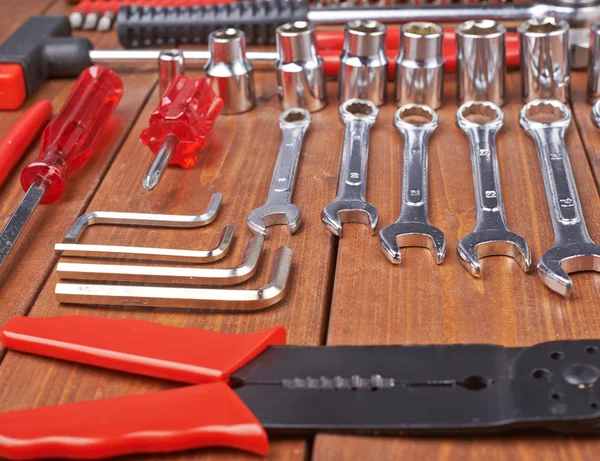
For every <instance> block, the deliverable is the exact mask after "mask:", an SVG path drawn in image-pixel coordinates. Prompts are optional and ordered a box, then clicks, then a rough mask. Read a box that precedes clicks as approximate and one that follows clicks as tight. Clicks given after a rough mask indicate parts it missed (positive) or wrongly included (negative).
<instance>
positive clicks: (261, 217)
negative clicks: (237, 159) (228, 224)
mask: <svg viewBox="0 0 600 461" xmlns="http://www.w3.org/2000/svg"><path fill="white" fill-rule="evenodd" d="M309 125H310V113H309V112H308V111H307V110H305V109H299V108H294V109H289V110H286V111H285V112H283V113H282V114H281V115H280V116H279V127H280V128H281V136H282V139H281V145H280V147H279V154H278V156H277V162H276V163H275V169H274V170H273V177H272V178H271V187H270V190H269V195H268V197H267V201H266V202H265V204H264V205H263V206H261V207H258V208H256V209H254V210H253V211H251V212H250V214H249V215H248V218H247V220H246V222H247V224H248V227H249V228H250V230H251V231H252V232H254V233H255V234H259V235H262V236H264V237H266V236H267V227H271V226H276V225H279V224H282V225H287V226H288V229H289V231H290V234H293V233H294V232H296V231H297V230H298V229H299V228H300V223H301V218H300V208H298V207H297V206H296V205H294V204H292V203H291V200H292V194H293V193H294V183H295V182H296V171H297V170H298V161H299V160H300V151H301V149H302V140H303V139H304V134H305V133H306V130H307V129H308V126H309Z"/></svg>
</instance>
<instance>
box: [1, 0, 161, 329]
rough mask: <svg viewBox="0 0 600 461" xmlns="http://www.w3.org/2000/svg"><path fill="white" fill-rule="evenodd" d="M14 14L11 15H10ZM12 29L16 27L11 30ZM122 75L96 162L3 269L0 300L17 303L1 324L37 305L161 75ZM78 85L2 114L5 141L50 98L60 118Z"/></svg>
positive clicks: (5, 211)
mask: <svg viewBox="0 0 600 461" xmlns="http://www.w3.org/2000/svg"><path fill="white" fill-rule="evenodd" d="M9 3H10V4H12V7H13V10H14V11H17V10H18V11H23V12H27V9H26V8H25V7H23V6H21V5H22V4H23V2H22V1H19V2H17V1H16V0H10V2H8V1H7V2H2V6H1V7H0V11H2V9H4V8H7V7H6V6H5V4H9ZM42 3H44V2H40V1H37V3H33V2H30V1H29V0H26V1H25V4H26V5H28V6H30V7H31V9H30V10H29V11H28V14H29V13H31V12H34V13H36V12H39V13H41V12H42V11H43V10H44V9H43V8H42V7H41V6H42ZM46 3H47V2H46ZM16 5H19V6H16ZM36 5H38V6H36ZM13 10H7V15H6V16H3V15H1V14H0V17H1V18H5V17H8V16H10V17H11V18H15V15H13V14H12V11H13ZM8 11H11V14H10V15H9V14H8ZM66 11H68V10H67V7H66V5H65V3H64V2H63V1H58V2H56V3H55V4H54V5H53V7H52V8H51V9H50V12H51V13H53V14H60V13H64V12H66ZM15 19H16V21H15V22H14V24H20V22H22V21H23V20H24V19H25V18H22V17H21V16H20V13H19V14H18V15H17V16H16V18H15ZM7 29H10V28H8V27H7ZM82 35H83V34H82ZM88 35H89V37H90V38H91V39H92V40H94V41H97V42H98V43H101V44H102V45H103V46H106V47H115V46H116V45H117V40H116V36H115V35H114V34H88ZM97 39H98V40H97ZM120 76H121V78H122V81H123V85H124V87H125V93H124V96H123V99H122V100H121V102H120V104H119V106H118V107H117V109H116V111H115V114H114V116H113V118H112V120H111V121H110V122H109V125H108V126H107V129H106V131H105V133H104V134H103V135H102V139H101V141H100V144H99V145H98V146H97V149H96V153H95V154H94V158H93V159H92V160H91V161H90V162H89V163H88V164H87V165H86V166H85V168H84V169H83V170H82V171H80V172H79V173H78V174H77V175H76V176H75V177H74V178H72V181H71V185H70V187H69V188H68V189H67V193H66V195H65V196H64V197H63V199H62V200H61V201H60V202H58V203H56V204H53V205H40V206H39V207H38V208H37V209H36V211H35V212H34V214H33V216H32V218H31V220H30V222H29V223H28V224H27V228H26V229H24V232H23V234H22V235H21V238H20V239H19V241H18V242H17V243H16V245H15V247H14V248H13V250H12V252H11V254H10V256H9V258H8V259H7V260H6V261H5V263H4V265H3V267H2V268H1V269H0V299H5V300H8V299H10V300H11V302H10V303H6V304H5V306H4V309H2V311H1V312H0V324H4V323H5V322H6V321H7V320H8V319H9V318H10V317H12V316H14V315H22V314H24V313H26V312H27V311H28V310H29V309H30V307H31V306H32V304H33V302H34V300H35V298H36V296H37V295H38V293H39V291H40V289H41V287H42V285H43V283H44V282H45V280H46V278H47V277H48V274H49V272H50V271H51V269H52V267H53V266H54V264H55V262H56V258H55V256H54V253H53V247H54V243H56V242H58V241H60V240H62V237H63V236H64V234H65V232H66V231H67V229H68V228H69V226H70V223H71V222H72V221H73V220H74V219H75V218H76V217H77V216H79V215H80V214H81V213H82V212H83V210H85V207H86V206H87V204H88V203H89V201H90V200H91V197H92V195H93V193H94V190H95V189H96V188H97V187H98V185H99V184H100V181H101V180H102V178H103V176H104V174H105V172H106V171H107V169H108V166H109V165H110V163H111V162H112V160H113V158H114V156H115V154H116V152H117V151H118V148H119V146H120V145H121V144H122V142H123V140H124V137H125V135H126V134H127V132H128V131H129V130H130V128H131V125H132V124H133V122H134V121H135V119H136V117H137V114H138V113H139V111H140V109H141V107H142V105H143V103H144V101H145V100H146V99H147V98H148V96H149V94H150V91H152V88H153V87H154V85H155V83H156V76H155V75H154V74H152V73H120ZM73 81H74V80H66V79H63V80H52V81H48V82H47V83H46V84H44V85H43V87H42V88H41V89H40V90H39V91H38V92H37V93H36V94H35V95H33V97H32V98H31V99H30V101H28V102H27V104H26V106H25V107H24V108H22V109H20V110H18V111H14V112H2V113H1V114H0V136H3V135H4V134H5V133H6V132H7V131H8V130H9V129H10V127H11V126H12V125H13V123H14V122H15V120H16V119H17V117H18V116H19V115H21V114H22V113H23V112H24V111H25V110H26V109H27V108H29V107H30V106H31V104H34V103H35V102H36V101H38V100H40V99H49V100H50V101H51V102H52V105H53V107H54V111H55V113H56V112H57V111H58V110H59V109H60V107H61V106H62V104H63V103H64V101H65V99H66V97H67V96H68V94H69V92H70V90H71V87H72V85H73ZM34 144H35V145H33V146H32V147H31V148H30V149H29V151H28V153H27V154H26V155H24V156H23V158H22V159H21V161H20V162H19V164H18V165H17V167H16V168H15V169H14V170H13V172H12V174H11V176H10V177H9V178H8V179H7V182H6V183H5V184H4V186H3V187H2V188H1V189H0V226H2V228H4V226H5V225H6V223H7V222H8V220H9V218H10V216H11V215H12V213H13V211H14V209H15V208H16V206H17V205H18V203H19V202H20V200H21V198H22V197H23V190H22V188H21V185H20V181H19V175H20V172H21V170H22V169H23V167H24V166H25V165H27V164H28V163H29V162H31V161H32V160H33V159H34V158H36V157H37V156H38V155H39V140H38V141H37V142H36V143H34Z"/></svg>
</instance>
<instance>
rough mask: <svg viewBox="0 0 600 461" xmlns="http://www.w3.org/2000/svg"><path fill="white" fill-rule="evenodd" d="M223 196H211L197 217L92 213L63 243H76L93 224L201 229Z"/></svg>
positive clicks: (72, 228)
mask: <svg viewBox="0 0 600 461" xmlns="http://www.w3.org/2000/svg"><path fill="white" fill-rule="evenodd" d="M222 199H223V195H221V193H220V192H217V193H215V194H213V196H212V197H211V199H210V202H209V203H208V206H207V207H206V211H205V212H204V213H202V214H200V215H198V216H190V215H176V214H154V213H123V212H119V211H92V212H90V213H86V214H84V215H81V216H80V217H79V218H77V221H75V222H74V223H73V225H72V226H71V228H70V229H69V231H68V232H67V235H65V239H64V241H65V243H77V241H78V240H79V238H80V237H81V235H82V234H83V231H84V230H85V229H87V228H88V227H89V226H93V225H94V224H115V225H118V226H121V225H125V226H148V227H183V228H190V227H201V226H206V225H207V224H210V223H211V222H213V221H214V220H215V218H216V217H217V212H218V211H219V207H220V206H221V201H222Z"/></svg>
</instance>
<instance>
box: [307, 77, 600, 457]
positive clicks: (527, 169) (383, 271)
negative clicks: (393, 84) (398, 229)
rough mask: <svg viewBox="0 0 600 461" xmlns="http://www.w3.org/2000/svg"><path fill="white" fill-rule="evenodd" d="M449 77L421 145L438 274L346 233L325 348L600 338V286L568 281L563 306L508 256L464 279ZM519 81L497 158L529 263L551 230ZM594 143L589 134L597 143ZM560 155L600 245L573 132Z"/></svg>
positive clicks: (389, 201) (383, 125)
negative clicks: (437, 240) (522, 114)
mask: <svg viewBox="0 0 600 461" xmlns="http://www.w3.org/2000/svg"><path fill="white" fill-rule="evenodd" d="M453 83H454V82H453V77H451V78H450V79H449V82H448V83H447V85H446V101H448V103H447V104H446V105H445V107H444V108H443V109H441V110H440V111H439V112H438V115H439V116H440V126H439V128H438V130H437V131H436V133H434V135H432V137H431V140H430V145H429V199H430V204H429V217H430V220H431V222H432V223H433V224H434V225H435V226H437V227H439V228H440V229H442V230H443V231H444V232H445V234H446V239H447V245H448V250H447V255H446V259H445V261H444V263H443V264H442V265H441V266H436V265H435V263H434V261H433V258H432V257H431V254H430V253H429V251H428V250H427V249H420V248H409V249H407V250H404V251H403V254H402V257H403V260H402V264H401V265H400V266H392V265H391V264H389V263H388V262H387V261H386V260H385V259H384V258H383V256H381V254H379V252H380V250H379V241H378V239H377V238H376V237H370V236H369V233H368V230H367V229H366V228H365V227H364V226H361V225H346V227H345V228H344V234H345V235H344V237H343V238H342V239H341V240H340V243H339V250H338V256H337V264H336V276H335V285H334V291H333V298H332V307H331V315H330V323H329V330H328V336H327V344H330V345H341V344H409V343H419V344H426V343H477V342H480V343H481V342H483V343H497V344H503V345H505V346H527V345H530V344H533V343H536V342H540V341H549V340H555V339H570V338H571V339H584V338H593V337H598V336H599V335H600V312H599V310H598V307H600V276H598V275H597V274H592V273H581V274H575V275H574V277H573V279H574V284H575V292H574V296H573V297H572V298H571V299H564V298H562V297H560V296H559V295H557V294H555V293H553V292H551V291H550V290H549V289H548V288H546V287H545V286H544V285H543V284H542V283H541V281H540V280H539V279H538V276H537V274H536V273H535V269H534V270H532V273H530V274H525V273H523V272H522V271H521V269H520V268H519V266H518V265H517V263H516V262H515V261H513V260H512V259H511V258H508V257H503V256H497V257H488V258H485V259H483V260H482V269H483V276H482V277H481V279H475V278H473V277H471V276H470V275H469V274H468V273H467V272H466V271H465V269H464V268H463V267H462V265H461V264H460V262H459V258H458V255H457V253H456V247H457V244H458V241H459V239H460V238H461V237H463V236H464V235H466V234H467V233H469V232H471V230H472V229H473V228H474V226H475V202H474V193H473V181H472V176H471V162H470V155H469V143H468V140H467V137H466V136H465V135H464V134H463V133H462V131H460V130H459V129H458V128H457V127H456V126H455V123H454V117H455V112H456V109H457V106H456V104H455V103H453V102H452V101H453V98H454V84H453ZM518 83H519V82H518V74H515V73H512V74H511V75H510V78H509V92H510V96H511V97H510V101H509V103H508V104H507V105H506V106H505V107H504V114H505V125H504V128H503V129H502V131H501V132H500V133H499V135H498V139H497V151H498V157H499V163H500V173H501V181H502V187H503V192H504V200H505V206H506V214H507V220H508V224H509V227H510V228H511V229H512V230H513V231H514V232H516V233H517V234H519V235H522V236H523V237H525V239H526V240H527V242H528V243H529V245H530V247H531V250H532V252H533V255H534V261H536V262H537V259H538V258H539V256H540V254H541V253H542V252H543V251H545V250H546V249H548V248H550V246H551V245H552V242H553V231H552V225H551V221H550V216H549V212H548V206H547V203H546V198H545V192H544V185H543V181H542V176H541V171H540V166H539V161H538V158H537V151H536V148H535V144H534V142H533V141H532V140H531V139H530V138H529V137H528V135H527V134H526V133H525V132H524V130H522V129H521V128H520V126H519V123H518V115H519V110H520V108H521V106H522V104H521V102H520V98H519V95H518V88H519V86H518ZM393 112H394V107H392V106H391V105H387V106H385V107H384V108H383V110H382V111H381V115H380V121H378V123H377V125H376V126H375V128H374V130H373V137H372V141H371V160H370V166H369V168H370V172H369V178H370V182H369V190H368V193H367V198H368V200H369V201H370V202H371V203H373V204H374V205H375V206H376V207H377V208H378V210H379V212H380V220H381V221H380V223H381V224H380V225H381V226H384V225H386V224H388V223H390V222H392V221H394V220H395V219H396V217H397V215H398V210H399V206H400V187H401V171H402V164H401V158H402V157H401V156H402V138H401V136H400V135H399V134H397V133H396V132H395V130H394V128H393V126H392V123H391V120H392V115H393ZM597 134H598V133H596V132H590V133H589V134H588V133H586V136H588V135H589V136H590V137H591V136H597ZM566 141H567V147H568V150H569V154H570V159H571V163H572V165H573V170H574V174H575V178H576V181H577V183H578V184H580V185H581V186H580V187H579V194H580V197H581V201H582V204H583V211H584V214H585V217H586V221H587V224H588V227H589V230H590V234H591V235H592V236H593V237H595V238H596V240H598V239H599V238H600V220H599V217H600V199H599V197H598V191H597V189H596V188H595V187H594V179H593V176H592V174H591V171H590V168H589V165H588V160H587V158H586V153H585V151H584V148H583V145H582V142H581V139H580V138H579V136H578V132H577V128H576V127H575V124H572V126H571V127H570V129H569V131H568V134H567V140H566ZM598 446H599V445H598V442H594V441H589V440H585V441H582V442H579V441H574V440H573V439H569V438H566V437H561V436H552V437H545V438H544V437H542V438H539V439H531V438H529V437H509V438H504V437H502V438H497V439H494V438H491V439H483V440H479V439H468V440H461V439H458V440H457V439H444V438H437V439H427V438H425V439H418V438H405V439H400V438H396V439H394V438H389V439H383V438H377V439H376V438H368V437H364V438H358V437H340V436H330V435H318V436H317V437H316V440H315V446H314V452H313V459H314V460H315V461H323V460H333V459H336V460H338V459H378V460H380V461H381V460H392V459H415V460H416V459H419V460H420V459H427V460H450V459H452V460H454V459H460V460H463V459H467V460H468V459H481V458H485V459H491V460H505V459H506V460H508V459H532V460H533V459H544V460H550V459H552V460H562V459H565V460H566V459H581V460H583V459H589V460H591V459H595V457H596V454H595V451H597V449H598Z"/></svg>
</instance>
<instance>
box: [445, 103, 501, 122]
mask: <svg viewBox="0 0 600 461" xmlns="http://www.w3.org/2000/svg"><path fill="white" fill-rule="evenodd" d="M456 120H457V122H458V125H459V126H460V127H469V126H474V125H492V124H493V125H500V126H501V125H502V123H503V121H504V113H503V112H502V109H500V108H499V107H498V106H497V105H496V104H494V103H491V102H489V101H470V102H467V103H465V104H463V105H462V106H460V107H459V108H458V111H457V112H456Z"/></svg>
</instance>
